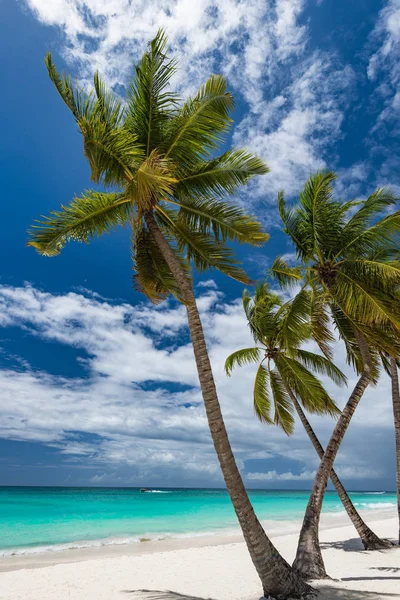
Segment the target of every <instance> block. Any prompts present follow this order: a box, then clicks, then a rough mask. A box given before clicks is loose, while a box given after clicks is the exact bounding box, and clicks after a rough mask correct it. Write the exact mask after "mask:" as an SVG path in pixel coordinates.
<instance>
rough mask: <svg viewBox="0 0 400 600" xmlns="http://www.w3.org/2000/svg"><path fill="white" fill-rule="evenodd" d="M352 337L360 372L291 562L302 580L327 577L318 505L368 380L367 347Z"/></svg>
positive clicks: (325, 458)
mask: <svg viewBox="0 0 400 600" xmlns="http://www.w3.org/2000/svg"><path fill="white" fill-rule="evenodd" d="M356 336H357V342H358V344H359V347H360V351H361V354H362V357H363V361H364V369H363V372H362V374H361V376H360V378H359V380H358V382H357V384H356V386H355V388H354V390H353V391H352V393H351V395H350V398H349V400H348V402H347V404H346V406H345V407H344V409H343V411H342V414H341V415H340V417H339V419H338V421H337V423H336V427H335V429H334V430H333V434H332V436H331V439H330V440H329V443H328V445H327V447H326V449H325V453H324V456H323V458H322V460H321V463H320V465H319V468H318V471H317V474H316V476H315V480H314V485H313V488H312V490H311V495H310V499H309V501H308V504H307V508H306V513H305V515H304V520H303V525H302V528H301V532H300V538H299V544H298V547H297V553H296V558H295V561H294V563H293V567H294V568H295V569H296V570H297V571H298V572H299V573H300V574H301V575H303V577H304V578H306V579H323V578H325V577H327V574H326V571H325V565H324V561H323V558H322V553H321V548H320V545H319V521H320V517H321V510H322V502H323V499H324V494H325V489H326V486H327V484H328V480H329V477H330V473H331V471H332V467H333V463H334V461H335V458H336V455H337V453H338V450H339V446H340V444H341V442H342V440H343V437H344V434H345V433H346V430H347V428H348V426H349V424H350V420H351V418H352V416H353V414H354V411H355V410H356V408H357V406H358V404H359V402H360V400H361V398H362V395H363V393H364V392H365V390H366V389H367V387H368V385H369V383H370V381H371V375H370V373H371V367H370V365H371V356H370V353H369V349H368V345H367V343H366V340H365V338H364V336H363V335H362V334H361V333H360V332H358V331H357V332H356Z"/></svg>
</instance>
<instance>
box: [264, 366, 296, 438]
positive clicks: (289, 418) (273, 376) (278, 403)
mask: <svg viewBox="0 0 400 600" xmlns="http://www.w3.org/2000/svg"><path fill="white" fill-rule="evenodd" d="M269 376H270V386H271V392H272V397H273V400H274V423H275V425H278V427H281V429H283V431H284V432H285V433H286V435H292V433H293V430H294V408H293V403H292V401H291V399H290V397H289V394H288V393H287V391H286V388H285V385H284V383H283V381H282V378H281V376H280V375H279V372H278V371H277V370H276V369H273V370H271V371H270V373H269Z"/></svg>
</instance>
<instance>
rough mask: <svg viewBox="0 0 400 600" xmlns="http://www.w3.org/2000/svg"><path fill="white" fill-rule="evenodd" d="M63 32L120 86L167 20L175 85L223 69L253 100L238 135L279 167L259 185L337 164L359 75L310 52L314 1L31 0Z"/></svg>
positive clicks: (61, 47) (72, 60)
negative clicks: (309, 5)
mask: <svg viewBox="0 0 400 600" xmlns="http://www.w3.org/2000/svg"><path fill="white" fill-rule="evenodd" d="M25 2H26V4H27V5H28V6H29V7H30V9H31V10H32V11H33V13H34V14H35V15H36V17H37V18H38V19H39V20H40V21H41V22H42V23H44V24H46V25H48V26H53V27H57V28H58V30H59V32H60V33H61V35H60V37H59V41H58V47H57V48H56V49H57V50H58V51H59V52H60V53H61V54H62V55H63V56H64V58H65V60H66V61H67V62H68V63H69V65H70V68H71V69H72V71H73V72H75V73H78V74H79V76H80V77H81V78H83V79H84V80H88V79H90V78H91V76H92V74H93V71H94V70H96V69H98V70H99V71H100V72H101V73H102V75H103V76H104V77H105V79H106V80H107V81H108V82H109V84H111V85H112V86H117V88H116V89H118V90H119V89H120V88H119V87H118V86H123V85H126V83H127V81H128V80H129V78H130V76H131V74H132V69H133V64H134V63H135V61H136V60H137V59H138V57H139V56H140V54H141V53H142V52H143V50H144V48H145V46H146V43H147V41H148V40H149V39H150V38H151V37H152V36H153V35H154V34H155V32H156V30H157V29H158V27H164V28H165V29H166V30H167V32H168V35H169V39H170V46H171V54H176V55H177V57H178V58H179V63H180V67H181V68H180V70H179V72H178V73H177V75H176V76H175V84H176V85H177V86H178V88H179V89H180V90H181V91H182V92H183V93H188V92H190V93H192V92H194V91H195V90H196V89H197V87H198V86H199V84H200V83H202V82H203V81H204V80H205V79H206V78H207V77H208V76H209V75H210V74H211V73H213V72H223V73H224V74H225V75H226V76H227V77H228V80H229V84H230V86H232V87H233V91H234V92H235V95H236V96H239V97H240V96H242V98H244V99H245V101H246V102H247V104H248V107H249V109H250V112H249V115H248V116H247V117H245V118H244V119H243V120H242V122H241V123H239V124H238V127H237V128H236V132H235V136H234V141H235V143H237V144H240V145H243V146H246V147H250V148H251V149H253V150H254V151H256V152H257V153H259V154H261V156H262V157H263V158H264V159H265V160H266V161H267V163H268V165H269V166H270V168H271V169H272V173H271V174H270V175H268V176H267V177H264V178H261V179H260V183H259V185H256V186H253V187H250V188H249V193H248V194H247V195H246V198H245V200H247V198H248V197H249V196H250V195H255V194H256V195H258V196H259V197H260V196H262V197H265V196H267V197H268V199H269V200H271V199H272V198H274V199H275V196H276V192H277V191H278V190H279V189H282V188H284V189H285V190H286V192H287V193H288V194H292V193H295V192H296V191H298V190H299V188H300V186H301V185H302V183H303V182H304V180H305V179H306V178H307V177H308V175H309V174H310V172H312V171H315V170H317V169H321V168H324V167H326V166H328V167H332V166H334V165H333V164H332V163H333V162H335V157H334V156H333V157H331V159H330V160H329V162H327V159H326V152H327V150H330V151H332V145H333V144H334V142H335V141H336V140H337V139H338V137H340V135H341V123H342V120H343V110H344V107H345V105H346V102H347V101H348V99H349V96H350V88H351V86H352V83H353V79H354V74H353V72H352V70H351V68H350V67H349V66H343V65H341V64H340V63H339V62H338V60H337V58H335V56H333V55H330V54H327V53H324V52H321V51H314V50H312V51H310V47H309V45H308V39H309V28H310V24H307V25H305V24H300V18H301V17H302V16H303V13H304V8H305V6H306V2H305V0H292V1H291V2H288V1H287V0H267V1H265V0H218V1H216V0H199V1H197V2H193V1H192V0H166V1H165V2H164V3H162V5H161V4H160V3H159V2H157V1H156V0H148V1H146V2H144V1H143V0H133V1H130V2H127V1H126V0H110V1H109V2H107V3H105V2H102V1H99V0H85V1H84V0H57V2H52V3H50V4H49V2H47V1H46V0H25Z"/></svg>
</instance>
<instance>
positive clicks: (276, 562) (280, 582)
mask: <svg viewBox="0 0 400 600" xmlns="http://www.w3.org/2000/svg"><path fill="white" fill-rule="evenodd" d="M146 223H147V226H148V228H149V230H150V232H151V234H152V236H153V238H154V241H155V242H156V244H157V245H158V247H159V249H160V251H161V253H162V255H163V257H164V259H165V261H166V262H167V264H168V267H169V268H170V270H171V273H172V275H173V276H174V278H175V280H176V282H177V283H178V285H179V288H180V290H181V294H182V297H183V299H184V301H185V305H186V310H187V315H188V323H189V330H190V335H191V339H192V344H193V350H194V355H195V360H196V366H197V372H198V377H199V381H200V387H201V391H202V395H203V400H204V405H205V409H206V414H207V419H208V425H209V428H210V433H211V437H212V440H213V442H214V446H215V450H216V453H217V456H218V460H219V463H220V466H221V470H222V473H223V476H224V479H225V483H226V487H227V489H228V492H229V495H230V497H231V500H232V504H233V506H234V509H235V512H236V515H237V518H238V520H239V523H240V526H241V528H242V532H243V536H244V539H245V541H246V544H247V548H248V550H249V553H250V556H251V559H252V561H253V563H254V566H255V568H256V570H257V573H258V575H259V577H260V579H261V583H262V586H263V592H264V596H265V597H267V598H268V597H272V598H276V599H279V600H285V599H287V598H305V597H307V594H308V593H309V592H310V593H311V592H312V589H311V588H310V586H308V585H307V584H306V583H305V582H304V580H303V579H302V578H301V577H300V576H299V575H298V573H296V572H295V571H294V570H293V568H292V567H291V566H290V565H289V564H288V563H287V562H286V561H285V560H284V558H283V557H282V556H281V555H280V554H279V552H278V550H277V549H276V548H275V547H274V545H273V544H272V542H271V541H270V540H269V538H268V537H267V535H266V534H265V532H264V530H263V528H262V526H261V524H260V522H259V521H258V519H257V517H256V515H255V513H254V509H253V507H252V505H251V503H250V500H249V498H248V495H247V492H246V490H245V487H244V484H243V481H242V477H241V475H240V472H239V469H238V468H237V465H236V462H235V458H234V456H233V453H232V449H231V446H230V443H229V439H228V434H227V431H226V429H225V424H224V420H223V417H222V412H221V408H220V405H219V401H218V396H217V391H216V387H215V382H214V377H213V374H212V370H211V364H210V360H209V357H208V353H207V348H206V342H205V339H204V333H203V328H202V324H201V321H200V316H199V313H198V309H197V306H196V300H195V297H194V294H193V290H192V286H191V284H190V282H189V281H188V280H187V278H186V275H185V272H184V271H183V269H182V267H181V265H180V263H179V261H178V260H177V258H176V256H175V254H174V252H173V250H172V248H171V247H170V246H169V244H168V242H167V240H166V239H165V238H164V236H163V234H162V232H161V231H160V229H159V228H158V226H157V223H156V221H155V219H154V216H153V215H152V214H151V213H147V214H146Z"/></svg>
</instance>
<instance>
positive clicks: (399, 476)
mask: <svg viewBox="0 0 400 600" xmlns="http://www.w3.org/2000/svg"><path fill="white" fill-rule="evenodd" d="M396 333H397V332H395V334H396ZM397 335H398V333H397ZM381 360H382V365H383V368H384V369H385V371H386V373H387V374H388V375H389V377H390V383H391V388H392V406H393V417H394V432H395V452H396V493H397V513H398V521H399V532H398V543H399V545H400V389H399V371H398V369H399V366H400V361H399V360H398V359H397V358H396V357H395V356H388V355H387V354H386V355H385V354H381Z"/></svg>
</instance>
